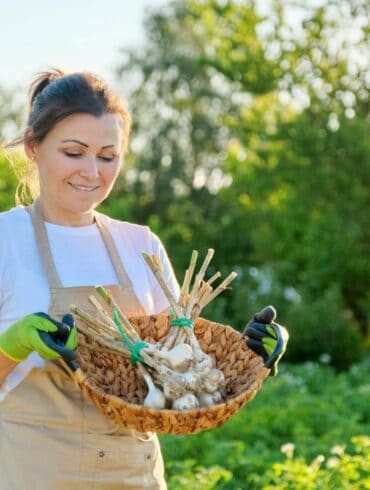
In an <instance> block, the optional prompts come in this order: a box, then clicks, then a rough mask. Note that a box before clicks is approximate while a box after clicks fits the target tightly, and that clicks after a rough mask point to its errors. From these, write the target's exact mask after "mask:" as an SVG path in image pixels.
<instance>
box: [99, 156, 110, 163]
mask: <svg viewBox="0 0 370 490" xmlns="http://www.w3.org/2000/svg"><path fill="white" fill-rule="evenodd" d="M99 158H101V160H103V161H104V162H111V161H112V160H113V157H99Z"/></svg>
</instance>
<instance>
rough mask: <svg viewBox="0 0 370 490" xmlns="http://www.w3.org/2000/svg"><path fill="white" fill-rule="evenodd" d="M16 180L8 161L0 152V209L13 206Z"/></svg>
mask: <svg viewBox="0 0 370 490" xmlns="http://www.w3.org/2000/svg"><path fill="white" fill-rule="evenodd" d="M16 187H17V180H16V177H15V175H14V172H13V170H12V168H11V166H10V164H9V161H8V160H7V158H6V157H5V155H4V154H3V153H0V211H6V210H8V209H10V208H11V207H13V206H14V195H15V190H16Z"/></svg>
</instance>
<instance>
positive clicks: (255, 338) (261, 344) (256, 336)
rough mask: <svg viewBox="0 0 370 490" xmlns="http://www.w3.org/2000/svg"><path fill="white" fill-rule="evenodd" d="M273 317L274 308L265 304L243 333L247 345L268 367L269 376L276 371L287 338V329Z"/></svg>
mask: <svg viewBox="0 0 370 490" xmlns="http://www.w3.org/2000/svg"><path fill="white" fill-rule="evenodd" d="M275 318H276V310H275V308H274V307H273V306H266V308H264V309H263V310H262V311H260V312H259V313H256V314H255V315H254V317H253V318H252V320H251V321H250V322H249V323H248V324H247V326H246V328H245V330H244V334H243V335H246V336H247V337H248V339H247V341H246V342H247V346H248V347H249V348H250V349H252V350H253V351H254V352H255V353H256V354H258V355H259V356H261V357H262V358H263V360H264V363H265V367H267V368H268V369H270V376H275V375H276V374H277V373H278V362H279V361H280V359H281V357H282V356H283V354H284V352H285V350H286V346H287V343H288V339H289V334H288V332H287V330H286V329H285V328H284V327H282V326H281V325H279V324H278V323H275V322H274V320H275Z"/></svg>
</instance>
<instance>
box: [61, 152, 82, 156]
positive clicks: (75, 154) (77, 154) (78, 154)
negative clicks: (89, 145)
mask: <svg viewBox="0 0 370 490" xmlns="http://www.w3.org/2000/svg"><path fill="white" fill-rule="evenodd" d="M64 154H65V155H67V157H80V156H81V153H70V152H68V151H65V152H64Z"/></svg>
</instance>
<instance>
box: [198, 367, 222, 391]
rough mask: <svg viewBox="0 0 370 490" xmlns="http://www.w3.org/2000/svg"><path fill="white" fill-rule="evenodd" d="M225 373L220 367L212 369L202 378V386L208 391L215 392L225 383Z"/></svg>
mask: <svg viewBox="0 0 370 490" xmlns="http://www.w3.org/2000/svg"><path fill="white" fill-rule="evenodd" d="M224 380H225V377H224V374H223V372H222V371H220V370H219V369H211V370H210V371H209V372H208V373H207V374H206V375H205V376H203V379H202V388H203V389H204V390H205V391H206V392H207V393H215V392H216V391H218V390H219V388H220V387H221V386H222V385H223V383H224Z"/></svg>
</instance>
